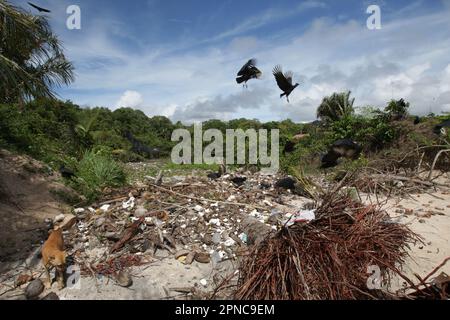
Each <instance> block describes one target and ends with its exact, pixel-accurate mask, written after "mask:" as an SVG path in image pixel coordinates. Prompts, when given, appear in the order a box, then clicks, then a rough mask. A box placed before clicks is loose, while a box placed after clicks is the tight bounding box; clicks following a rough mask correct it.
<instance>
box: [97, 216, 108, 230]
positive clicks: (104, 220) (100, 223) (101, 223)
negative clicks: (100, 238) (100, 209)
mask: <svg viewBox="0 0 450 320" xmlns="http://www.w3.org/2000/svg"><path fill="white" fill-rule="evenodd" d="M105 222H106V218H104V217H100V218H98V219H96V220H95V222H94V225H95V227H96V228H99V227H101V226H102V225H104V224H105Z"/></svg>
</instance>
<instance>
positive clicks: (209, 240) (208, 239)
mask: <svg viewBox="0 0 450 320" xmlns="http://www.w3.org/2000/svg"><path fill="white" fill-rule="evenodd" d="M203 243H204V244H206V245H208V246H209V245H212V244H213V241H212V237H211V235H210V234H205V236H204V237H203Z"/></svg>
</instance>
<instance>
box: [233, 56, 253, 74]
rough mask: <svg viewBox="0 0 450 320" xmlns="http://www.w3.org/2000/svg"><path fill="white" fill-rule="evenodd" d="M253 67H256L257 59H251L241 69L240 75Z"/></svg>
mask: <svg viewBox="0 0 450 320" xmlns="http://www.w3.org/2000/svg"><path fill="white" fill-rule="evenodd" d="M252 67H256V59H250V60H248V62H247V63H246V64H244V66H243V67H242V68H241V70H239V72H238V74H237V75H238V76H243V75H245V73H246V70H247V69H249V68H252Z"/></svg>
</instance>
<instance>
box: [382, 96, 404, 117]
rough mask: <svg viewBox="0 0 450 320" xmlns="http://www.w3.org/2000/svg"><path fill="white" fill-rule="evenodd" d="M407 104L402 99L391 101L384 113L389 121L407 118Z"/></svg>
mask: <svg viewBox="0 0 450 320" xmlns="http://www.w3.org/2000/svg"><path fill="white" fill-rule="evenodd" d="M408 109H409V102H406V101H405V100H403V99H400V100H391V101H390V102H389V104H388V105H387V107H386V108H385V109H384V111H385V112H386V113H387V114H388V116H389V118H390V119H391V120H401V119H404V118H406V117H407V116H408Z"/></svg>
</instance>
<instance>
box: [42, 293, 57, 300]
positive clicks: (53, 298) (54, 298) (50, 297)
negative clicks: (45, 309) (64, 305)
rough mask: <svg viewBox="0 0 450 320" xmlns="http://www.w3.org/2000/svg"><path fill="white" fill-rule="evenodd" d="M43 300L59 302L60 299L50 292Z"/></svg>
mask: <svg viewBox="0 0 450 320" xmlns="http://www.w3.org/2000/svg"><path fill="white" fill-rule="evenodd" d="M41 300H59V297H58V295H57V294H56V293H54V292H50V293H49V294H48V295H46V296H45V297H43V298H42V299H41Z"/></svg>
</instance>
